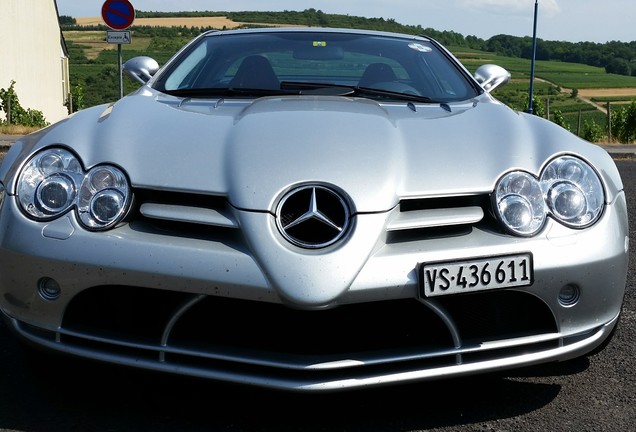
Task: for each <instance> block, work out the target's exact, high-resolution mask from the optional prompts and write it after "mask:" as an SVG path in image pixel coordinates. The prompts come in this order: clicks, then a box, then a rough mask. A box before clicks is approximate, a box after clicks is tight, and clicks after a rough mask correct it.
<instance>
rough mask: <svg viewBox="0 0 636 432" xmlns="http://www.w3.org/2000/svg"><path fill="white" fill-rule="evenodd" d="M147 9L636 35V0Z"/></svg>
mask: <svg viewBox="0 0 636 432" xmlns="http://www.w3.org/2000/svg"><path fill="white" fill-rule="evenodd" d="M56 1H57V6H58V10H59V14H60V15H66V16H72V17H75V18H77V17H89V16H100V15H101V8H102V5H103V4H104V0H56ZM128 1H129V2H130V3H131V4H132V5H133V7H134V8H135V9H136V10H141V11H162V12H179V11H228V12H235V11H285V10H288V11H302V10H305V9H310V8H314V9H316V10H321V11H322V12H324V13H328V14H343V15H352V16H361V17H366V18H384V19H394V20H395V21H397V22H398V23H400V24H408V25H415V26H417V25H421V26H422V27H423V28H433V29H435V30H438V31H454V32H456V33H460V34H462V35H463V36H470V35H472V36H477V37H478V38H481V39H489V38H490V37H492V36H496V35H499V34H506V35H511V36H530V37H531V36H532V34H533V31H534V10H535V4H538V16H537V37H538V38H540V39H543V40H550V41H568V42H597V43H605V42H609V41H621V42H632V41H636V1H634V0H603V1H599V0H383V1H374V0H270V1H263V0H128ZM133 25H134V23H133Z"/></svg>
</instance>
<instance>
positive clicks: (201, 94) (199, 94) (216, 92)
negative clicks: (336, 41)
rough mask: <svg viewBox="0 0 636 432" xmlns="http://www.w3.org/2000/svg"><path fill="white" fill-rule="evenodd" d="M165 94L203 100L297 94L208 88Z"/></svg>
mask: <svg viewBox="0 0 636 432" xmlns="http://www.w3.org/2000/svg"><path fill="white" fill-rule="evenodd" d="M163 92H164V93H166V94H169V95H172V96H178V97H191V98H205V97H225V96H255V97H262V96H279V95H290V94H298V92H290V91H288V90H279V89H250V88H237V87H209V88H188V89H175V90H164V91H163Z"/></svg>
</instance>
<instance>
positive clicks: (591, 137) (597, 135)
mask: <svg viewBox="0 0 636 432" xmlns="http://www.w3.org/2000/svg"><path fill="white" fill-rule="evenodd" d="M603 136H604V133H603V128H602V127H601V126H600V125H599V124H598V123H596V122H595V121H594V120H591V121H588V120H585V121H584V122H583V138H584V139H586V140H587V141H590V142H599V141H601V140H603Z"/></svg>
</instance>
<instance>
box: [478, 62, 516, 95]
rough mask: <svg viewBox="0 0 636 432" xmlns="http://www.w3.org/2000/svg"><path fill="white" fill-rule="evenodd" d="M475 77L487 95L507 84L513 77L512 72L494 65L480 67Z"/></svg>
mask: <svg viewBox="0 0 636 432" xmlns="http://www.w3.org/2000/svg"><path fill="white" fill-rule="evenodd" d="M474 76H475V79H476V80H477V82H478V83H479V84H480V85H481V86H482V88H483V89H484V90H485V91H486V92H487V93H490V92H492V91H493V90H495V89H497V88H499V87H501V86H503V85H504V84H507V83H508V81H510V77H511V75H510V72H508V71H507V70H506V69H504V68H502V67H501V66H497V65H494V64H485V65H481V66H479V67H478V68H477V70H476V71H475V75H474Z"/></svg>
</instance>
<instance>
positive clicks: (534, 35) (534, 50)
mask: <svg viewBox="0 0 636 432" xmlns="http://www.w3.org/2000/svg"><path fill="white" fill-rule="evenodd" d="M538 11H539V0H534V30H533V32H532V60H531V62H530V94H529V95H528V112H529V113H530V114H532V98H533V93H534V62H535V57H536V56H537V12H538Z"/></svg>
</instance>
